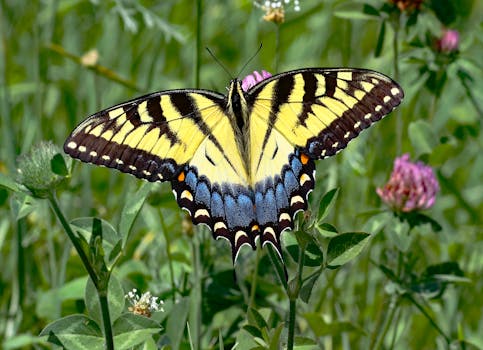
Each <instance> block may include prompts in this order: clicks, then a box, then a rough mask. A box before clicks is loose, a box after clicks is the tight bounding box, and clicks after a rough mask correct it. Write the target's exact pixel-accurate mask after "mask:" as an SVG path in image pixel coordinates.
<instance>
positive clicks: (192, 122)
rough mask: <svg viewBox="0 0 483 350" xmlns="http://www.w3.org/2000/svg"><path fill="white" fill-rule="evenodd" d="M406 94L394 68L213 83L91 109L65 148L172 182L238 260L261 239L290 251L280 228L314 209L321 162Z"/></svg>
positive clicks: (179, 198) (191, 210) (308, 72)
mask: <svg viewBox="0 0 483 350" xmlns="http://www.w3.org/2000/svg"><path fill="white" fill-rule="evenodd" d="M402 98H403V92H402V89H401V88H400V87H399V86H398V85H397V84H396V83H395V82H394V81H392V80H391V79H389V78H387V77H386V76H384V75H382V74H380V73H376V72H373V71H368V70H359V69H320V68H311V69H301V70H297V71H291V72H286V73H282V74H279V75H275V76H273V77H271V78H268V79H266V80H264V81H262V82H260V83H258V84H257V85H255V86H254V87H252V88H251V89H249V90H248V91H243V89H242V85H241V82H240V81H239V80H237V79H234V80H233V81H231V83H230V87H229V90H228V94H227V95H226V96H224V95H221V94H218V93H215V92H212V91H207V90H189V89H186V90H171V91H164V92H158V93H154V94H150V95H146V96H143V97H140V98H137V99H134V100H131V101H128V102H126V103H123V104H120V105H117V106H114V107H111V108H109V109H106V110H104V111H101V112H98V113H96V114H94V115H92V116H90V117H89V118H88V119H87V120H86V121H84V122H83V123H81V124H80V125H79V126H78V127H77V128H76V129H75V130H74V131H73V132H72V134H71V135H70V137H69V138H68V139H67V140H66V142H65V145H64V150H65V151H66V152H67V153H68V154H70V155H71V156H73V157H75V158H78V159H80V160H82V161H85V162H90V163H94V164H98V165H104V166H107V167H111V168H116V169H118V170H120V171H123V172H127V173H131V174H133V175H135V176H137V177H139V178H144V179H147V180H149V181H170V182H171V184H172V188H173V193H174V195H175V197H176V200H177V201H178V204H179V205H180V207H182V208H184V209H186V210H188V211H189V213H190V215H191V218H192V220H193V222H194V223H195V224H205V225H207V226H208V227H209V228H210V229H211V230H212V232H213V235H214V237H215V238H219V237H222V238H226V239H227V240H229V241H230V243H231V246H232V254H233V259H234V260H235V259H236V256H237V254H238V252H239V250H240V248H241V247H242V246H243V245H250V246H251V247H253V248H255V239H256V238H257V237H259V238H260V239H261V242H262V244H266V243H270V244H272V245H273V246H274V247H275V248H276V249H277V251H278V252H279V253H281V245H280V235H281V233H282V232H283V231H284V230H286V229H290V228H293V226H294V224H293V219H294V217H295V214H296V213H297V212H298V211H300V210H304V209H306V208H307V196H308V194H309V193H310V191H311V190H312V189H313V188H314V184H315V160H317V159H321V158H325V157H329V156H331V155H334V154H335V153H337V152H338V151H340V150H341V149H343V148H344V147H345V146H346V145H347V143H348V142H349V141H350V140H351V139H353V138H354V137H356V136H357V135H358V134H359V133H360V132H361V131H362V130H363V129H365V128H367V127H368V126H370V125H371V124H372V123H373V122H375V121H377V120H379V119H381V118H382V117H383V116H384V115H386V114H387V113H389V112H390V111H391V110H392V109H393V108H394V107H395V106H397V105H398V104H399V103H400V101H401V100H402Z"/></svg>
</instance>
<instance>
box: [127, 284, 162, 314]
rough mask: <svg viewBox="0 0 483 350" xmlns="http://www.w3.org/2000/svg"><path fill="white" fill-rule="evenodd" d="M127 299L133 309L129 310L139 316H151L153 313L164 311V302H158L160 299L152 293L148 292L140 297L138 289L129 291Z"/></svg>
mask: <svg viewBox="0 0 483 350" xmlns="http://www.w3.org/2000/svg"><path fill="white" fill-rule="evenodd" d="M125 298H126V299H127V300H128V301H129V302H130V303H131V305H132V307H130V308H129V310H131V311H133V312H134V313H138V314H144V315H147V314H149V315H150V314H151V312H153V311H164V309H163V305H164V302H163V301H162V300H159V301H158V297H155V296H153V295H152V294H151V292H146V293H143V294H141V296H139V294H138V291H137V289H136V288H134V289H133V290H131V291H129V292H128V293H127V295H126V296H125Z"/></svg>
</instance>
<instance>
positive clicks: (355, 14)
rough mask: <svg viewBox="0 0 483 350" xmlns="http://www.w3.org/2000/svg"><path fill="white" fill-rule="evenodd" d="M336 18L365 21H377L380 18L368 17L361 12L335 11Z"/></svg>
mask: <svg viewBox="0 0 483 350" xmlns="http://www.w3.org/2000/svg"><path fill="white" fill-rule="evenodd" d="M334 16H336V17H339V18H344V19H363V20H377V19H379V17H378V16H373V15H368V14H366V13H363V12H361V11H335V12H334Z"/></svg>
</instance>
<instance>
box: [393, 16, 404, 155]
mask: <svg viewBox="0 0 483 350" xmlns="http://www.w3.org/2000/svg"><path fill="white" fill-rule="evenodd" d="M400 22H401V16H400V15H399V16H397V19H396V21H395V22H394V39H393V42H392V48H393V55H394V57H393V59H394V62H393V64H394V79H395V80H396V81H399V29H400ZM402 130H403V122H402V115H401V109H397V110H396V154H401V150H402Z"/></svg>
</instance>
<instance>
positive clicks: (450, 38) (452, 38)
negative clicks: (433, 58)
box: [436, 29, 460, 52]
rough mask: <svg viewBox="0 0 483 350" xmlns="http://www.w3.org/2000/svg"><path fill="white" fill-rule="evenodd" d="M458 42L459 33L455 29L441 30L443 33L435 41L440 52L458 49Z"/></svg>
mask: <svg viewBox="0 0 483 350" xmlns="http://www.w3.org/2000/svg"><path fill="white" fill-rule="evenodd" d="M459 42H460V34H459V33H458V31H457V30H451V29H446V30H444V31H443V35H442V36H441V38H440V39H439V40H438V41H437V42H436V46H437V48H438V51H441V52H454V51H456V50H458V45H459Z"/></svg>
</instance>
